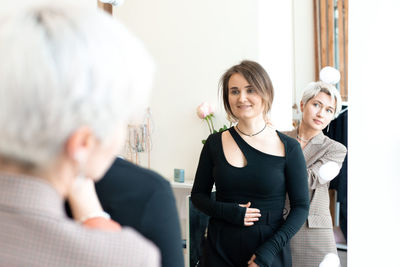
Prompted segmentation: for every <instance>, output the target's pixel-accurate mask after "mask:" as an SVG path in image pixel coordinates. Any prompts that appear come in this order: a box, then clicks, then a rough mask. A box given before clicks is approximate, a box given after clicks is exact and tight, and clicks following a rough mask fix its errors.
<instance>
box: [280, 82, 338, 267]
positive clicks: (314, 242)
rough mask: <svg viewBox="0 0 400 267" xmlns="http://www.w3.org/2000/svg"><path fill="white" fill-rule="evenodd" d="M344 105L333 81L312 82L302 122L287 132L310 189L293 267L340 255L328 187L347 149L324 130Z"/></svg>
mask: <svg viewBox="0 0 400 267" xmlns="http://www.w3.org/2000/svg"><path fill="white" fill-rule="evenodd" d="M341 105H342V104H341V97H340V94H339V92H338V90H337V89H336V87H334V86H333V85H332V84H329V83H325V82H322V81H319V82H312V83H310V84H309V85H308V86H307V87H306V88H305V90H304V93H303V96H302V99H301V102H300V108H301V111H302V119H301V122H300V125H299V127H298V128H297V129H294V130H293V131H291V132H287V133H286V134H287V135H289V136H291V137H293V138H296V139H297V141H298V142H299V144H300V145H301V148H302V150H303V153H304V157H305V160H306V164H307V172H308V187H309V192H310V212H309V215H308V218H307V222H306V223H305V224H304V225H303V226H302V227H301V229H300V230H299V232H298V233H297V234H296V235H295V236H294V237H293V238H292V239H291V241H290V246H291V251H292V260H293V267H310V266H318V265H319V263H320V262H321V261H322V260H323V259H324V256H325V255H326V254H328V253H336V254H337V250H336V243H335V238H334V235H333V229H332V218H331V215H330V212H329V193H328V190H329V182H330V181H331V180H332V179H333V178H335V177H336V175H337V174H338V173H339V170H340V168H341V165H342V162H343V160H344V158H345V156H346V148H345V146H343V145H342V144H340V143H338V142H336V141H334V140H332V139H330V138H329V137H327V136H325V135H324V134H323V132H322V130H323V129H325V128H326V127H327V126H328V125H329V123H330V122H331V121H332V120H333V119H334V118H335V116H337V115H338V114H339V112H340V110H341Z"/></svg>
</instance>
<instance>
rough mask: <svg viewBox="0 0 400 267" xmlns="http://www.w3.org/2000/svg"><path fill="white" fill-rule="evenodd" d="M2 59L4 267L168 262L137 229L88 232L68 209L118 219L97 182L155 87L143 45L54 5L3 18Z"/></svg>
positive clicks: (95, 16)
mask: <svg viewBox="0 0 400 267" xmlns="http://www.w3.org/2000/svg"><path fill="white" fill-rule="evenodd" d="M0 58H1V60H0V77H1V78H0V129H1V131H0V265H1V266H159V263H160V255H159V252H158V250H157V248H156V247H155V246H154V245H153V244H151V243H150V242H149V241H147V240H145V239H144V238H143V237H142V236H141V235H139V234H138V233H137V232H136V231H134V230H132V229H124V228H123V229H122V230H119V231H116V232H110V231H99V230H93V229H88V228H86V227H84V226H82V225H81V224H80V223H78V222H75V221H72V220H69V219H67V217H66V215H65V213H64V205H63V202H64V199H66V198H68V199H69V200H70V202H71V208H72V212H73V215H74V217H75V219H77V220H79V221H83V222H84V223H85V222H86V221H88V220H91V221H92V222H93V220H95V221H96V222H97V223H99V222H102V223H103V225H107V223H108V222H109V221H110V220H108V219H106V218H103V217H104V216H105V214H104V212H103V210H102V208H101V206H100V204H99V201H98V199H97V196H96V194H95V191H94V186H93V180H96V179H99V178H100V177H102V175H103V174H104V172H105V171H106V170H107V168H108V167H109V166H110V164H111V163H112V161H113V159H114V157H115V155H116V153H117V152H118V151H119V149H120V145H121V144H122V143H123V140H124V132H125V131H124V125H125V123H126V121H127V120H128V118H129V117H130V114H132V112H133V110H132V107H136V106H137V105H138V104H139V103H140V101H141V98H139V95H141V93H143V92H146V91H147V89H148V88H149V85H150V83H149V81H150V80H151V76H152V69H153V68H152V61H151V60H150V58H149V56H148V53H147V52H146V51H145V49H144V48H143V46H142V44H141V43H140V42H139V41H138V40H136V38H134V37H133V36H132V35H131V34H129V33H128V31H127V30H126V29H125V28H124V27H123V26H122V25H120V24H119V23H117V22H116V21H114V20H113V19H112V18H111V17H109V16H108V15H105V14H103V13H102V12H100V11H96V10H95V9H94V8H92V9H91V10H87V9H82V8H78V7H67V6H64V5H58V4H57V5H54V4H52V5H49V4H46V5H41V6H36V7H27V8H23V9H19V10H16V11H12V12H10V13H8V14H6V15H3V16H2V17H1V19H0ZM138 93H139V94H138ZM84 177H90V179H89V178H84ZM102 219H103V221H101V220H102ZM93 224H96V223H93Z"/></svg>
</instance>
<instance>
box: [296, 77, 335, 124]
mask: <svg viewBox="0 0 400 267" xmlns="http://www.w3.org/2000/svg"><path fill="white" fill-rule="evenodd" d="M320 92H322V93H325V94H327V95H329V96H331V97H333V98H334V99H335V102H336V104H335V118H336V117H337V116H338V115H339V113H340V110H341V109H342V97H341V96H340V93H339V91H338V90H337V89H336V87H335V86H333V85H332V84H329V83H325V82H321V81H319V82H311V83H309V84H308V85H307V86H306V88H304V91H303V96H302V98H301V102H303V104H304V105H306V104H307V102H308V101H310V100H311V99H312V98H314V97H315V96H316V95H318V94H319V93H320Z"/></svg>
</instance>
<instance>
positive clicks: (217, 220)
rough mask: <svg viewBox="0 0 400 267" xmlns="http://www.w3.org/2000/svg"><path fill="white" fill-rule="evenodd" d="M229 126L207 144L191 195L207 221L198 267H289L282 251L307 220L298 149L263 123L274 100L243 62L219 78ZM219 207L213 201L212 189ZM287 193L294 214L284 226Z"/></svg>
mask: <svg viewBox="0 0 400 267" xmlns="http://www.w3.org/2000/svg"><path fill="white" fill-rule="evenodd" d="M221 85H222V90H221V91H222V98H223V101H224V106H225V110H226V112H227V113H228V116H229V117H230V118H231V119H232V120H234V121H236V122H237V124H236V125H235V126H234V127H231V128H230V129H228V130H226V131H224V132H222V133H215V134H212V135H210V136H209V137H208V139H207V141H206V143H205V144H204V147H203V150H202V152H201V156H200V161H199V164H198V168H197V172H196V177H195V181H194V185H193V189H192V201H193V204H194V205H195V206H196V207H197V208H198V209H200V210H201V211H203V212H204V213H206V214H207V215H209V216H211V219H210V222H209V227H208V232H207V240H206V242H205V246H204V251H203V258H202V259H201V264H202V266H206V267H213V266H215V267H224V266H240V267H241V266H250V267H256V266H274V267H275V266H276V267H278V266H285V267H289V266H291V257H290V249H289V247H288V246H285V245H286V244H287V243H288V242H289V240H290V238H291V237H292V236H293V235H294V234H295V233H296V232H297V231H298V229H299V228H300V227H301V225H302V224H303V223H304V221H305V219H306V218H307V214H308V208H309V198H308V189H307V172H306V168H305V162H304V157H303V154H302V151H301V148H300V145H299V144H298V142H296V140H295V139H292V138H290V137H288V136H286V135H284V134H282V133H280V132H278V131H276V130H274V129H273V128H272V127H271V126H270V125H269V123H268V121H267V120H266V117H267V116H266V115H267V113H268V112H269V110H270V108H271V105H272V100H273V97H274V92H273V87H272V83H271V80H270V78H269V76H268V74H267V72H266V71H265V70H264V69H263V67H262V66H261V65H260V64H258V63H256V62H254V61H249V60H245V61H242V62H241V63H240V64H238V65H235V66H233V67H231V68H230V69H228V70H227V71H226V72H225V74H224V75H223V76H222V78H221ZM214 184H215V187H216V200H212V199H210V193H211V189H212V187H213V185H214ZM286 193H287V194H288V195H289V197H290V205H291V212H290V214H289V216H288V217H287V219H286V221H284V220H283V217H282V216H283V209H284V206H285V196H286Z"/></svg>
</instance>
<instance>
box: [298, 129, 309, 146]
mask: <svg viewBox="0 0 400 267" xmlns="http://www.w3.org/2000/svg"><path fill="white" fill-rule="evenodd" d="M297 139H299V140H300V141H302V142H306V143H307V142H308V141H310V139H303V138H301V137H300V136H299V129H297Z"/></svg>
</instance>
